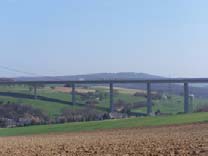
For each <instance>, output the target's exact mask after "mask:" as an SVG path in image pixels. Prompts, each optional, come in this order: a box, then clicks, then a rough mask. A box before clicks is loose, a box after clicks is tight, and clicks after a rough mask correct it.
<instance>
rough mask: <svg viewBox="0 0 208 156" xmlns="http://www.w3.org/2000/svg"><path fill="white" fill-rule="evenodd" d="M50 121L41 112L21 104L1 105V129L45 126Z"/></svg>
mask: <svg viewBox="0 0 208 156" xmlns="http://www.w3.org/2000/svg"><path fill="white" fill-rule="evenodd" d="M47 121H49V118H48V116H47V115H45V114H44V113H42V111H41V110H39V109H36V108H33V107H31V106H26V105H20V104H3V105H0V127H16V126H26V125H37V124H44V123H46V122H47Z"/></svg>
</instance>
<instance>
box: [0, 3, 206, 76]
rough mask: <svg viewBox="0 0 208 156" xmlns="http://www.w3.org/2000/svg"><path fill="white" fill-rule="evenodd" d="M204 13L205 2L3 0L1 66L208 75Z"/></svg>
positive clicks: (3, 72)
mask: <svg viewBox="0 0 208 156" xmlns="http://www.w3.org/2000/svg"><path fill="white" fill-rule="evenodd" d="M207 8H208V1H207V0H1V1H0V54H1V55H0V65H1V66H2V65H3V66H8V67H10V68H16V69H21V70H23V71H28V72H33V73H38V74H40V75H71V74H85V73H96V72H146V73H151V74H157V75H163V76H171V77H208V9H207ZM20 75H21V74H18V73H12V72H8V71H6V70H4V69H1V68H0V76H20Z"/></svg>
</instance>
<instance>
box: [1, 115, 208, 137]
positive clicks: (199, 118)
mask: <svg viewBox="0 0 208 156" xmlns="http://www.w3.org/2000/svg"><path fill="white" fill-rule="evenodd" d="M207 121H208V113H192V114H185V115H172V116H164V117H140V118H129V119H119V120H105V121H93V122H77V123H67V124H58V125H41V126H29V127H19V128H4V129H0V136H18V135H32V134H50V133H63V132H80V131H95V130H106V129H116V128H134V127H144V126H164V125H175V124H188V123H198V122H207Z"/></svg>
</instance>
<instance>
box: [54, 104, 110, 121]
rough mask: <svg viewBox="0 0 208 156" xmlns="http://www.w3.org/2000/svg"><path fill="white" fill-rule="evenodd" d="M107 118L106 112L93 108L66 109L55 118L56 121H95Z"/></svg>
mask: <svg viewBox="0 0 208 156" xmlns="http://www.w3.org/2000/svg"><path fill="white" fill-rule="evenodd" d="M105 119H109V114H108V113H103V112H99V111H97V110H95V109H90V108H87V107H86V108H80V109H75V110H74V109H66V110H64V111H63V113H62V115H61V116H60V117H58V118H57V119H56V122H57V123H65V122H80V121H96V120H105Z"/></svg>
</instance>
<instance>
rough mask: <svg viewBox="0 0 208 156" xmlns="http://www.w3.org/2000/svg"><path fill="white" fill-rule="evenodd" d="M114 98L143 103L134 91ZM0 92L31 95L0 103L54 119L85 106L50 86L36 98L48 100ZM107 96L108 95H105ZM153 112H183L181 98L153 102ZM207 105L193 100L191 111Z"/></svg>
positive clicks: (103, 105) (13, 89)
mask: <svg viewBox="0 0 208 156" xmlns="http://www.w3.org/2000/svg"><path fill="white" fill-rule="evenodd" d="M91 89H96V90H99V91H100V92H108V88H106V87H92V88H91ZM116 90H117V92H118V93H117V94H116V96H115V100H114V101H115V102H116V101H118V100H123V101H125V102H127V103H135V102H142V101H143V102H145V101H146V99H145V98H144V97H135V96H133V92H135V90H128V89H118V88H116ZM0 92H9V93H22V94H23V95H24V94H25V95H31V97H30V98H28V97H21V96H20V97H14V96H5V95H4V96H2V95H1V96H0V103H1V104H5V103H8V102H10V103H18V104H24V105H31V106H33V107H35V108H39V109H41V110H42V111H43V112H45V113H46V114H48V115H49V116H50V117H56V116H58V115H60V114H61V112H62V111H63V110H64V109H66V108H71V109H77V108H81V107H84V106H86V104H85V102H86V101H82V100H81V99H80V97H79V96H77V103H78V105H76V106H72V105H71V104H70V101H71V95H70V93H64V92H60V91H56V90H54V89H52V88H51V87H50V86H46V87H44V88H41V89H38V96H41V97H45V98H48V100H47V99H46V100H43V99H40V98H38V99H34V98H33V96H32V95H33V92H32V91H29V87H28V86H23V85H16V86H0ZM107 95H108V94H107ZM153 104H154V105H153V111H157V110H160V111H161V112H163V113H171V114H176V113H178V112H183V97H182V96H176V95H172V96H171V99H169V100H153ZM206 104H208V99H195V100H194V102H193V109H194V110H196V109H197V108H199V107H200V106H202V105H206ZM95 108H97V109H98V110H99V111H108V110H109V96H106V97H105V99H103V100H102V101H99V103H98V104H97V105H96V107H95ZM131 111H132V112H142V113H146V107H143V108H134V109H132V110H131Z"/></svg>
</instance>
